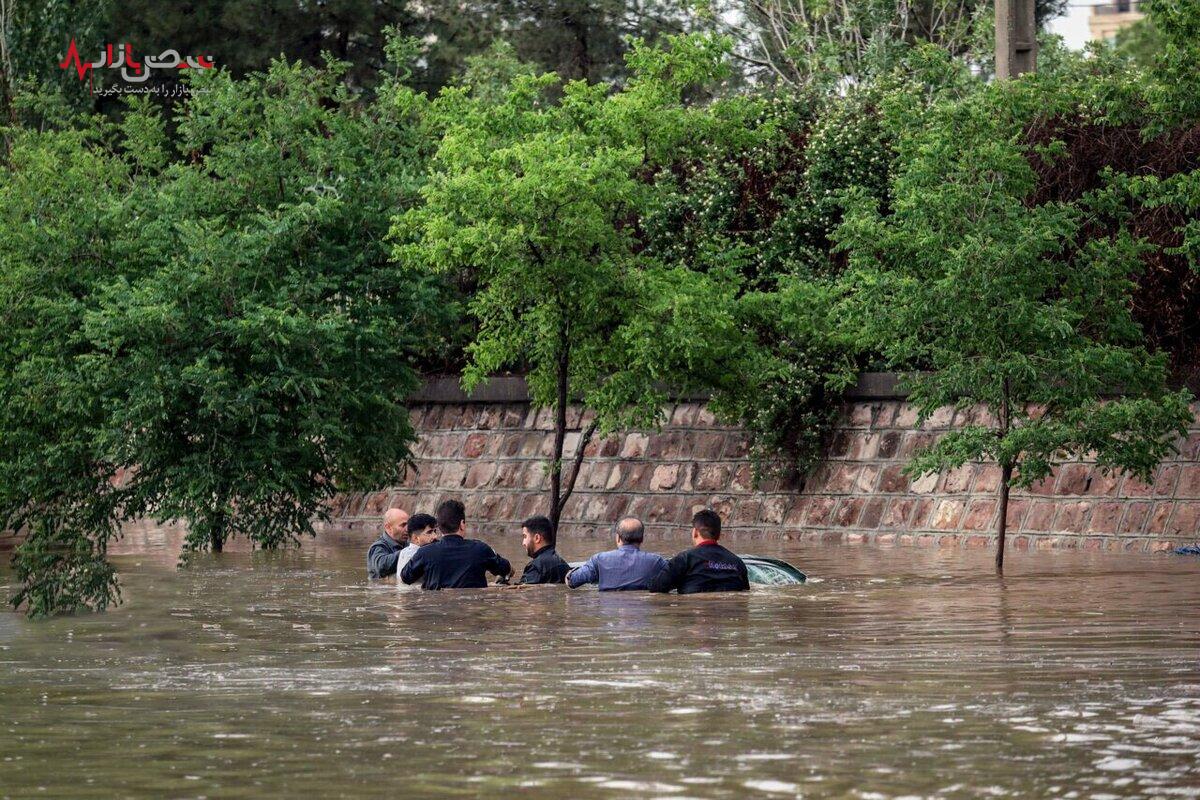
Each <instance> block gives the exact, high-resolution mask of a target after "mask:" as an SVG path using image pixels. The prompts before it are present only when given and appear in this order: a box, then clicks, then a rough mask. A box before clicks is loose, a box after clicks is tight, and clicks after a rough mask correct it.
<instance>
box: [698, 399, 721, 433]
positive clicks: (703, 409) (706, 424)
mask: <svg viewBox="0 0 1200 800" xmlns="http://www.w3.org/2000/svg"><path fill="white" fill-rule="evenodd" d="M716 424H717V417H716V415H715V414H713V413H712V412H711V411H709V410H708V406H705V405H701V406H699V407H698V408H697V409H696V426H697V427H702V428H711V427H713V426H715V425H716Z"/></svg>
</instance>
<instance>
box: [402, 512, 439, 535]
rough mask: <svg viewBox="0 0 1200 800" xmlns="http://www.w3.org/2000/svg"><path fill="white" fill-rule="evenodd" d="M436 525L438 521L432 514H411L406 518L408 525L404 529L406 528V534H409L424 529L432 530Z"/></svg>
mask: <svg viewBox="0 0 1200 800" xmlns="http://www.w3.org/2000/svg"><path fill="white" fill-rule="evenodd" d="M437 524H438V521H437V519H436V518H435V517H434V516H433V515H432V514H413V515H412V516H411V517H409V518H408V525H406V526H405V527H406V528H408V532H409V533H410V534H411V533H416V532H418V531H423V530H425V529H426V528H432V527H434V526H436V525H437Z"/></svg>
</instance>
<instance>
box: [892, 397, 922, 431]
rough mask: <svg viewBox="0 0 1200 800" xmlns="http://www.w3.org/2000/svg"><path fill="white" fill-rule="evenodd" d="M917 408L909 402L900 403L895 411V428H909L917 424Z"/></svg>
mask: <svg viewBox="0 0 1200 800" xmlns="http://www.w3.org/2000/svg"><path fill="white" fill-rule="evenodd" d="M917 416H918V414H917V408H916V406H914V405H912V404H911V403H901V404H900V406H899V408H898V409H897V411H896V421H895V425H896V427H897V428H902V429H905V430H907V429H909V428H915V427H916V426H917Z"/></svg>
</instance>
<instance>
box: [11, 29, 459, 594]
mask: <svg viewBox="0 0 1200 800" xmlns="http://www.w3.org/2000/svg"><path fill="white" fill-rule="evenodd" d="M401 49H402V48H401ZM344 68H345V65H344V64H342V63H341V62H331V63H330V64H328V65H327V67H326V68H324V69H321V70H317V69H313V68H308V67H303V66H301V65H299V64H294V65H289V64H286V63H284V62H283V61H277V62H275V63H274V64H273V65H272V66H271V69H270V70H269V71H268V72H266V73H259V74H254V75H251V76H248V77H247V78H245V79H243V80H235V79H234V78H232V77H231V76H230V75H229V74H228V73H226V72H213V73H207V74H204V75H200V76H197V77H196V78H195V80H196V81H197V82H198V84H200V86H199V88H203V89H205V90H206V91H204V92H198V93H197V94H196V95H195V96H194V97H193V98H192V99H191V100H190V101H189V102H188V103H187V105H186V106H185V108H184V112H183V114H182V117H181V119H180V120H179V127H178V130H179V147H180V151H181V152H180V155H181V156H182V158H181V159H177V158H176V157H175V156H174V152H173V150H172V148H171V147H170V145H169V143H168V139H167V134H166V131H165V126H164V123H163V120H162V119H161V118H160V116H159V115H158V113H157V112H156V111H155V110H154V108H153V107H152V106H151V104H150V103H148V102H147V101H145V100H141V101H134V102H131V104H130V109H129V112H128V113H127V114H126V116H125V118H124V120H123V121H122V123H121V125H120V127H119V128H116V127H113V126H111V125H110V124H107V123H100V124H102V125H104V126H105V127H104V130H103V131H102V132H101V133H99V134H96V135H93V136H91V137H90V138H81V137H83V134H72V133H69V132H68V133H45V134H38V133H34V132H27V133H25V134H22V138H21V139H20V141H21V144H22V146H21V148H20V149H19V150H18V153H19V155H20V158H19V159H17V160H15V161H14V163H13V165H12V166H11V167H10V180H9V181H8V182H6V184H5V185H6V190H5V191H6V195H5V196H4V197H3V198H2V199H3V202H2V203H0V209H3V212H4V216H3V221H4V226H5V236H4V237H2V238H3V239H4V242H5V250H4V251H3V256H4V258H3V260H4V263H5V269H4V271H3V273H2V275H0V280H2V283H0V289H2V290H3V293H2V294H0V297H2V298H3V299H4V301H5V305H4V307H3V308H4V312H5V314H6V317H7V319H6V322H7V323H9V324H7V325H5V328H4V334H3V337H4V338H3V339H2V340H0V356H2V357H3V358H4V359H5V361H6V363H5V370H4V371H3V374H4V376H5V378H4V385H3V386H2V387H0V388H2V391H0V475H3V477H4V481H3V483H4V492H3V493H2V494H0V522H3V523H4V524H5V525H6V526H9V527H23V528H24V529H25V530H26V531H27V538H26V540H25V542H24V543H23V544H22V545H21V546H20V548H19V549H18V551H17V553H16V563H17V568H18V577H19V578H20V579H21V580H22V582H23V584H24V585H23V588H22V589H21V591H20V592H19V594H18V596H17V598H16V600H17V602H25V603H26V604H27V608H28V611H29V612H30V613H32V614H45V613H52V612H55V611H62V610H75V609H79V608H97V609H99V608H103V607H105V606H106V605H107V604H108V603H109V602H111V601H112V600H114V599H116V597H117V595H116V585H115V580H114V579H113V575H112V571H111V567H109V566H108V565H107V563H106V562H105V560H104V553H105V551H106V547H107V543H108V541H109V540H110V539H111V538H112V536H114V535H116V534H117V530H118V529H117V525H118V524H119V523H120V522H122V521H124V520H128V519H136V518H139V517H152V518H155V519H158V520H162V521H166V522H170V521H175V520H180V521H183V522H185V523H187V526H188V533H187V537H186V539H185V542H184V557H185V560H186V557H187V556H188V555H189V554H190V553H193V552H195V551H198V550H204V549H211V550H214V551H220V550H222V548H223V547H224V544H225V542H226V541H228V539H229V538H230V537H233V536H238V535H241V536H246V537H248V538H249V539H250V540H251V541H252V542H253V543H254V544H255V546H259V547H264V548H274V547H278V546H281V545H283V544H286V543H288V542H292V541H295V540H296V539H297V538H298V537H299V536H301V535H304V534H311V533H312V532H313V521H314V520H315V519H321V518H325V517H327V515H328V507H327V503H328V501H329V499H330V498H331V497H332V496H333V495H334V493H335V492H338V491H346V490H353V489H354V488H360V489H361V488H367V487H371V486H376V485H379V484H380V483H389V482H393V481H395V480H397V479H398V478H399V477H400V475H401V472H402V470H403V469H404V468H405V464H406V463H407V461H408V457H409V445H410V443H411V442H412V440H413V436H414V434H413V431H412V428H411V426H410V423H409V419H408V412H407V409H406V407H405V399H406V397H407V395H408V394H409V392H410V391H411V390H412V389H413V388H415V386H416V385H417V378H416V371H415V369H414V366H415V364H416V363H417V361H418V358H419V354H420V353H421V352H422V351H426V350H433V349H436V348H437V347H439V346H440V345H442V344H443V342H442V341H441V336H440V334H438V333H437V331H438V329H439V321H440V316H441V313H442V309H443V308H444V307H445V306H446V303H445V302H444V298H443V297H442V295H441V290H440V289H439V287H438V285H437V284H436V283H435V282H434V281H433V280H431V279H425V280H419V281H414V280H412V277H411V276H409V275H405V274H403V273H402V271H401V270H400V269H399V268H397V267H396V266H395V265H394V264H392V263H390V260H389V258H388V252H387V248H386V246H385V244H384V243H383V238H384V235H385V234H386V231H387V227H388V220H389V216H390V214H392V213H393V212H394V211H395V210H396V209H397V208H404V207H405V206H406V205H408V204H410V203H411V202H412V201H413V199H414V198H415V192H416V189H417V187H418V186H419V184H420V182H421V180H422V176H423V173H424V153H423V150H422V147H423V144H424V143H425V142H426V141H428V139H429V134H428V132H427V131H426V130H425V129H424V117H423V115H422V113H421V112H422V104H423V100H422V98H421V97H420V96H418V95H414V94H413V93H412V92H411V91H410V90H408V89H406V88H404V87H403V86H401V85H400V84H398V83H396V82H394V81H393V82H387V83H385V86H384V89H383V94H382V99H381V101H380V102H379V103H377V104H374V105H371V106H369V107H363V106H361V105H359V104H357V103H356V102H354V100H353V98H352V97H351V96H350V94H349V92H347V91H346V90H345V89H344V88H343V84H342V77H343V76H342V74H341V72H342V70H343V69H344ZM105 142H112V143H115V144H116V145H119V148H118V149H109V148H108V147H107V146H106V145H105ZM71 145H74V146H76V147H77V148H78V149H79V151H80V152H79V153H73V154H71V155H70V156H69V157H68V158H65V159H63V163H65V164H68V165H72V166H71V167H70V168H69V169H68V170H66V174H65V175H63V176H61V177H60V176H56V175H52V174H50V173H51V172H52V169H53V168H57V164H56V162H55V156H56V155H57V154H58V153H61V152H62V151H63V150H65V149H68V148H69V147H70V146H71ZM47 191H49V195H48V198H55V199H54V200H53V202H47V199H48V198H45V197H43V195H44V194H45V193H46V192H47ZM79 198H87V199H86V200H79ZM93 198H94V199H93ZM79 203H82V205H81V208H82V210H83V213H82V214H81V213H80V210H79V209H77V208H76V207H75V206H76V205H77V204H79ZM89 490H90V492H89Z"/></svg>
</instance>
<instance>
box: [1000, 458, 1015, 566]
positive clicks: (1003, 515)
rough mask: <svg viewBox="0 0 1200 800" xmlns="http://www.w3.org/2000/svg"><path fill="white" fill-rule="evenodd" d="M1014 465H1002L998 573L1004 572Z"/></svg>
mask: <svg viewBox="0 0 1200 800" xmlns="http://www.w3.org/2000/svg"><path fill="white" fill-rule="evenodd" d="M1012 472H1013V466H1012V464H1009V463H1005V464H1001V465H1000V522H999V530H998V531H997V536H996V574H997V575H1003V574H1004V533H1005V531H1006V530H1008V482H1009V479H1010V478H1012Z"/></svg>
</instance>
